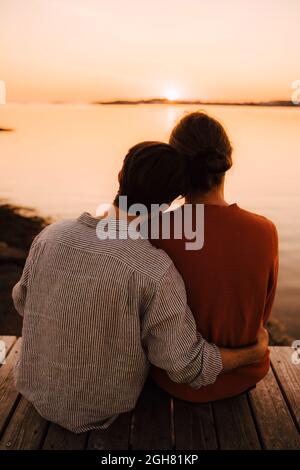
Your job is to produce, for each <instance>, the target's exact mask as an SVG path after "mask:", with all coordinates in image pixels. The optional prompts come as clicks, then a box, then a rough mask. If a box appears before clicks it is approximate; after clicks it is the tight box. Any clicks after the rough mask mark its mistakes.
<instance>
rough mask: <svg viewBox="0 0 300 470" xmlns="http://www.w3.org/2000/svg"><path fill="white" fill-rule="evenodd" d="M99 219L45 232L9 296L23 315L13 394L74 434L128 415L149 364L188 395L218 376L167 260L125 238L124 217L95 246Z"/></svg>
mask: <svg viewBox="0 0 300 470" xmlns="http://www.w3.org/2000/svg"><path fill="white" fill-rule="evenodd" d="M98 222H99V220H98V219H96V218H93V217H92V216H91V215H90V214H87V213H84V214H82V215H81V216H80V217H79V218H78V219H76V220H63V221H60V222H57V223H54V224H52V225H50V226H48V227H46V228H45V229H44V230H43V231H42V232H41V233H40V234H39V235H38V237H37V238H36V239H35V240H34V242H33V244H32V246H31V249H30V252H29V255H28V258H27V260H26V264H25V267H24V271H23V274H22V277H21V279H20V281H19V282H18V283H17V284H16V286H15V287H14V289H13V299H14V303H15V306H16V309H17V310H18V312H19V313H20V314H21V315H23V316H24V322H23V333H22V334H23V343H22V349H21V354H20V359H19V361H18V362H17V364H16V368H15V381H16V386H17V389H18V390H19V391H20V392H21V393H22V394H23V395H24V396H25V397H26V398H27V399H28V400H29V401H30V402H32V404H33V405H34V406H35V408H36V409H37V411H38V412H39V413H40V414H41V415H42V416H43V417H44V418H46V419H48V420H50V421H53V422H56V423H58V424H60V425H61V426H63V427H65V428H67V429H69V430H71V431H73V432H77V433H78V432H84V431H87V430H91V429H97V428H106V427H108V426H109V425H110V424H111V423H112V421H113V420H114V419H115V418H116V416H117V415H118V414H119V413H122V412H126V411H128V410H130V409H133V408H134V406H135V404H136V401H137V399H138V396H139V394H140V392H141V390H142V387H143V385H144V382H145V379H146V377H147V374H148V371H149V364H150V363H152V364H154V365H156V366H157V367H160V368H162V369H165V370H166V371H167V373H168V375H169V377H170V378H171V379H172V380H173V381H176V382H183V383H189V384H190V385H191V386H192V387H194V388H199V387H201V386H202V385H207V384H210V383H213V382H214V381H215V380H216V378H217V376H218V374H219V373H220V372H221V370H222V360H221V356H220V351H219V349H218V348H217V347H216V346H215V345H214V344H210V343H207V342H206V341H205V340H204V339H203V338H202V337H201V335H200V334H199V333H198V332H197V331H196V325H195V321H194V318H193V315H192V313H191V311H190V309H189V308H188V306H187V301H186V292H185V287H184V284H183V281H182V278H181V276H180V275H179V273H178V272H177V271H176V269H175V267H174V265H173V263H172V261H171V260H170V258H169V257H168V255H167V254H166V253H165V252H164V251H162V250H159V249H157V248H155V247H153V246H152V245H151V244H150V242H149V241H148V240H145V239H142V238H138V239H137V240H132V239H130V238H129V237H126V233H125V236H124V232H125V231H126V230H128V226H127V223H126V222H125V221H124V220H123V221H114V227H115V231H116V234H117V235H119V236H117V237H116V239H107V240H99V238H98V237H97V235H96V227H97V223H98ZM121 234H122V236H121Z"/></svg>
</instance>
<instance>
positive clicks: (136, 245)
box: [125, 239, 173, 282]
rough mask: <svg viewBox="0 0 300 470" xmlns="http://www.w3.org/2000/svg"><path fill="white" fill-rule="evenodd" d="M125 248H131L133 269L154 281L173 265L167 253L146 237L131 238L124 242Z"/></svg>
mask: <svg viewBox="0 0 300 470" xmlns="http://www.w3.org/2000/svg"><path fill="white" fill-rule="evenodd" d="M125 249H126V251H127V250H132V257H131V261H130V264H131V265H132V267H133V268H134V270H135V271H137V272H139V273H140V274H142V275H143V276H146V277H148V278H151V280H153V281H155V282H160V281H161V280H162V279H163V278H164V277H165V276H166V275H167V273H168V271H169V270H170V268H171V267H172V266H173V261H172V260H171V258H170V257H169V256H168V255H167V253H166V252H165V251H164V250H162V249H160V248H157V247H155V246H153V245H152V244H151V243H150V241H149V240H147V239H141V240H136V241H135V240H133V241H132V242H131V243H128V244H126V248H125ZM126 255H127V254H126ZM126 259H128V256H126Z"/></svg>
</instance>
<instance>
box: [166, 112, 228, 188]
mask: <svg viewBox="0 0 300 470" xmlns="http://www.w3.org/2000/svg"><path fill="white" fill-rule="evenodd" d="M169 143H170V145H172V147H174V148H175V149H176V150H177V151H178V152H180V153H181V154H182V155H185V156H186V162H187V168H188V173H189V178H190V188H189V192H193V191H199V192H202V193H205V192H208V191H209V190H211V189H212V188H213V187H215V186H217V185H219V184H220V182H221V181H222V177H223V176H224V174H225V172H226V171H227V170H229V168H231V166H232V158H231V155H232V147H231V143H230V140H229V138H228V136H227V133H226V131H225V129H224V128H223V126H222V125H221V124H220V122H219V121H217V120H216V119H214V118H212V117H210V116H209V115H208V114H206V113H205V112H202V111H197V112H194V113H190V114H187V115H186V116H184V117H183V118H182V119H181V120H180V121H179V123H178V124H177V125H176V126H175V127H174V129H173V130H172V132H171V135H170V139H169Z"/></svg>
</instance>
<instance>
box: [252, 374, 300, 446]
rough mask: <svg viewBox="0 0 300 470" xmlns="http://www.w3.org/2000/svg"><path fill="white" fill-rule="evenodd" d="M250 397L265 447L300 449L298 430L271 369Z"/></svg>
mask: <svg viewBox="0 0 300 470" xmlns="http://www.w3.org/2000/svg"><path fill="white" fill-rule="evenodd" d="M249 399H250V404H251V407H252V410H253V413H254V417H255V421H256V423H257V427H258V430H259V433H260V437H261V440H262V442H263V447H264V448H265V449H270V450H280V449H282V450H283V449H287V450H292V449H300V437H299V433H298V430H297V428H296V426H295V423H294V421H293V419H292V416H291V415H290V412H289V410H288V407H287V405H286V403H285V400H284V398H283V396H282V394H281V391H280V389H279V386H278V384H277V381H276V378H275V376H274V373H273V371H272V370H271V369H270V370H269V372H268V374H267V375H266V377H265V378H264V379H263V380H261V381H260V382H259V383H258V384H257V385H256V388H255V389H253V390H251V391H250V392H249Z"/></svg>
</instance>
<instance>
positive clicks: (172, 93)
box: [164, 88, 179, 101]
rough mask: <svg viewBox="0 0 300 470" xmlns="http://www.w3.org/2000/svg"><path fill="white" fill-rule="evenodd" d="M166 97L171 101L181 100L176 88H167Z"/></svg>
mask: <svg viewBox="0 0 300 470" xmlns="http://www.w3.org/2000/svg"><path fill="white" fill-rule="evenodd" d="M164 97H165V98H166V99H167V100H169V101H176V100H178V98H179V93H178V90H176V88H167V89H166V91H165V92H164Z"/></svg>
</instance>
